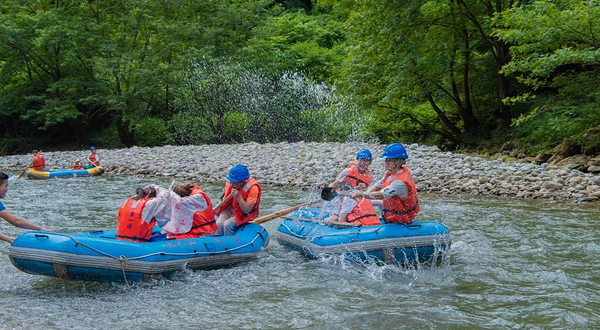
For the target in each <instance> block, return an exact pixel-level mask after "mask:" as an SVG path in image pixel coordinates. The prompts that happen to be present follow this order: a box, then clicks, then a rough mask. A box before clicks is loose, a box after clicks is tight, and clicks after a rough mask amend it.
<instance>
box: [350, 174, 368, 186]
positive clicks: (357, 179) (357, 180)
mask: <svg viewBox="0 0 600 330" xmlns="http://www.w3.org/2000/svg"><path fill="white" fill-rule="evenodd" d="M346 178H350V179H354V180H356V184H357V185H358V184H359V183H364V184H367V183H366V182H364V181H363V180H361V179H359V178H357V177H355V176H352V175H346Z"/></svg>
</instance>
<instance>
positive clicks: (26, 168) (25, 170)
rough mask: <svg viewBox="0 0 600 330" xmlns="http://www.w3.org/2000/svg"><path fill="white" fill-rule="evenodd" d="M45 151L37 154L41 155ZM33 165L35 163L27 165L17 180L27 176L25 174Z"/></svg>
mask: <svg viewBox="0 0 600 330" xmlns="http://www.w3.org/2000/svg"><path fill="white" fill-rule="evenodd" d="M42 151H43V150H40V151H38V152H37V153H38V154H39V153H41V152H42ZM31 165H33V163H31V164H29V165H27V167H25V169H24V170H23V172H21V174H19V176H18V177H17V179H20V178H22V177H23V175H24V174H25V172H27V170H28V169H29V166H31Z"/></svg>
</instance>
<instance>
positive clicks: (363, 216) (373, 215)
mask: <svg viewBox="0 0 600 330" xmlns="http://www.w3.org/2000/svg"><path fill="white" fill-rule="evenodd" d="M366 217H376V218H377V215H376V214H365V215H361V216H360V217H357V218H354V219H352V220H350V221H348V222H354V221H357V220H360V219H362V218H366Z"/></svg>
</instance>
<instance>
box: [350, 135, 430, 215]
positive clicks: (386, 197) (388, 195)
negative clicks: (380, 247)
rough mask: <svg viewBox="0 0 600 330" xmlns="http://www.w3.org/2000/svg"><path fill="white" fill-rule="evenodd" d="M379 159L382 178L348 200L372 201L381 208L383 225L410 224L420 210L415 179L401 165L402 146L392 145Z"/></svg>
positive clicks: (403, 150) (353, 194)
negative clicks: (383, 172) (385, 223)
mask: <svg viewBox="0 0 600 330" xmlns="http://www.w3.org/2000/svg"><path fill="white" fill-rule="evenodd" d="M381 157H382V158H384V159H385V169H386V173H385V175H384V176H383V178H382V179H381V180H380V181H379V182H377V183H376V184H374V185H372V186H371V187H370V188H369V189H367V191H366V192H360V191H354V192H353V193H352V194H351V197H353V198H357V197H365V198H368V199H372V200H373V205H377V206H379V207H381V208H382V216H383V218H384V220H385V221H386V222H395V223H411V222H412V221H413V219H414V218H415V216H416V215H417V213H418V212H419V211H420V210H421V208H420V207H419V197H418V195H417V187H416V184H415V180H414V179H413V177H412V175H411V173H410V171H409V170H408V168H406V167H405V166H404V164H405V163H406V160H407V159H408V155H407V153H406V149H405V148H404V146H403V145H402V144H401V143H392V144H390V145H388V146H387V147H386V148H385V150H384V152H383V155H381Z"/></svg>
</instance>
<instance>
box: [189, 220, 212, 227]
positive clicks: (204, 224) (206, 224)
mask: <svg viewBox="0 0 600 330" xmlns="http://www.w3.org/2000/svg"><path fill="white" fill-rule="evenodd" d="M214 223H216V222H215V221H214V220H213V221H210V222H206V223H203V224H201V225H193V226H192V229H197V228H200V227H204V226H208V225H212V224H214Z"/></svg>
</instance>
